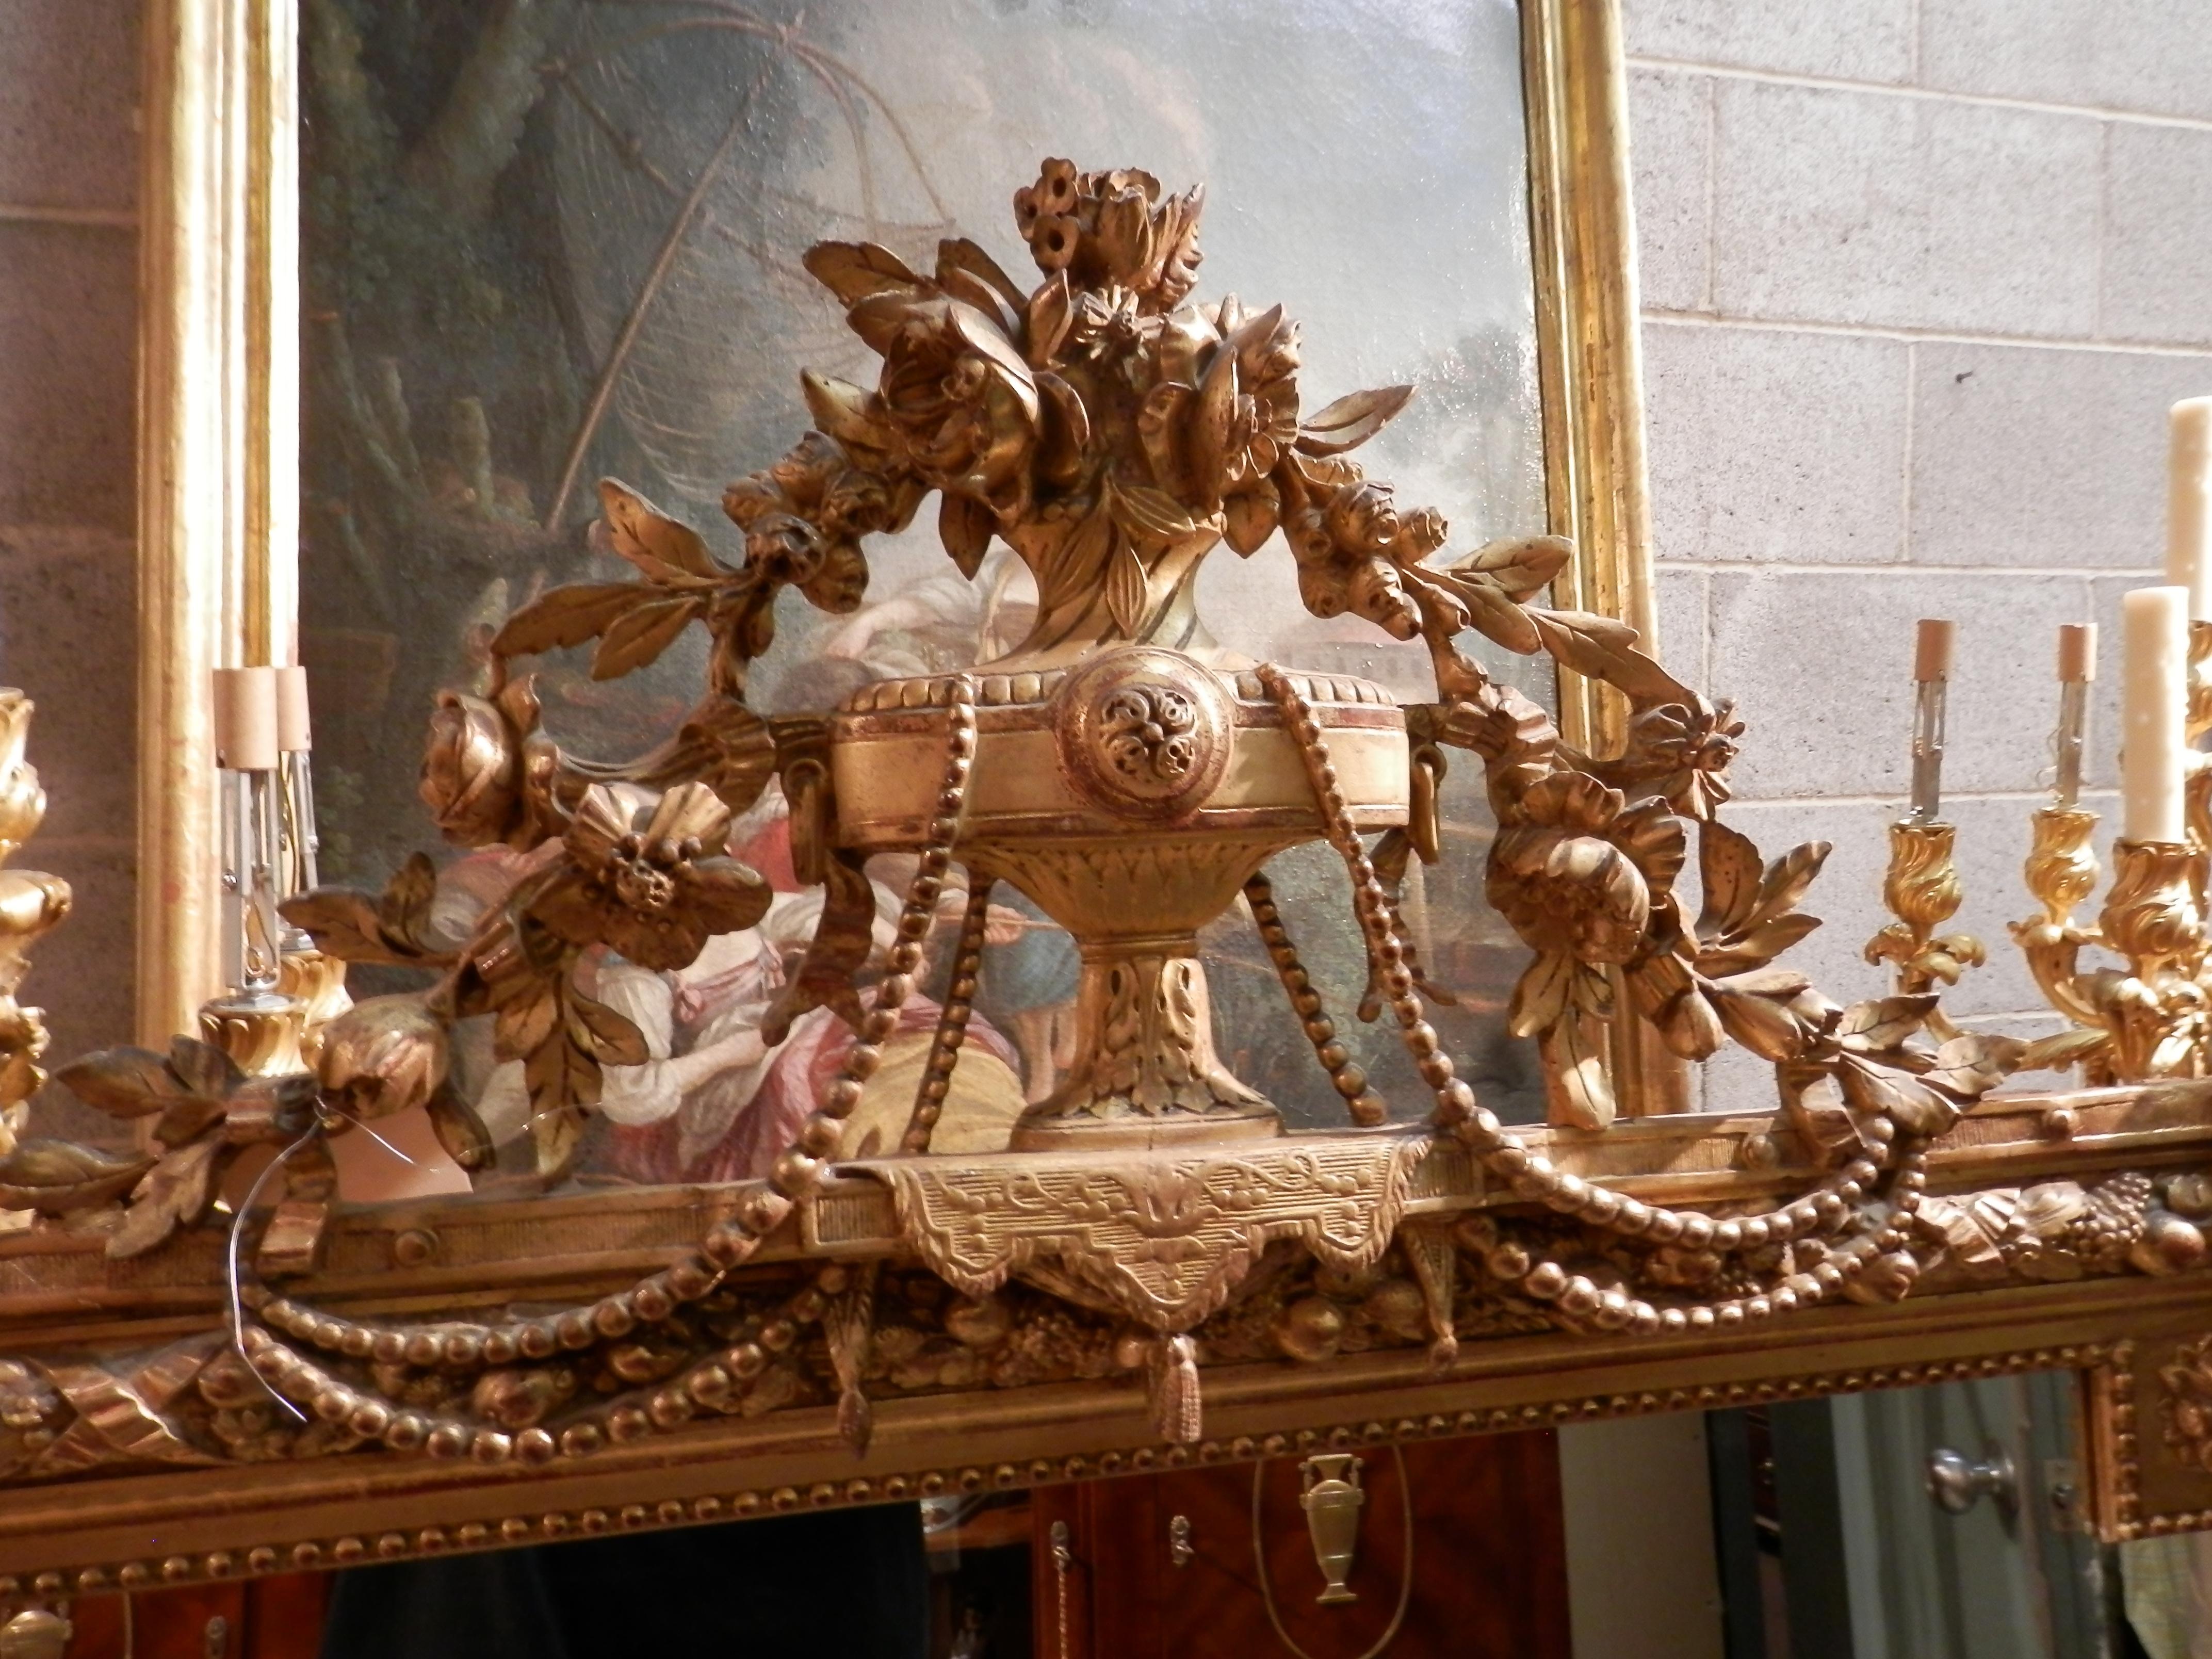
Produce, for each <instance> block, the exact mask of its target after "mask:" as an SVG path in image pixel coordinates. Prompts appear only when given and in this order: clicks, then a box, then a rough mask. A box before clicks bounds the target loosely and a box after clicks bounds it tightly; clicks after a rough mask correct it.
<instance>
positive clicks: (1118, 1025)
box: [831, 641, 1408, 1149]
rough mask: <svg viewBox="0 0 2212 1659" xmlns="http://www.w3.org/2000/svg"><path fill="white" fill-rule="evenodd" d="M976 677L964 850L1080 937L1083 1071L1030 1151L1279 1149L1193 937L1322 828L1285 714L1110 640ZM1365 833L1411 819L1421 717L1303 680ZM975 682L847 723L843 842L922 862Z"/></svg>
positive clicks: (1060, 1092)
mask: <svg viewBox="0 0 2212 1659" xmlns="http://www.w3.org/2000/svg"><path fill="white" fill-rule="evenodd" d="M1001 666H1002V665H987V666H985V667H984V668H981V669H980V670H978V671H976V672H975V674H974V675H973V676H971V677H969V683H970V684H971V685H972V690H973V696H974V698H975V705H976V708H975V724H976V752H975V771H974V781H973V782H972V784H971V785H970V787H969V793H968V798H967V801H966V810H965V816H964V817H963V820H962V828H961V837H960V840H959V842H957V851H958V855H959V856H960V857H961V858H962V859H963V860H964V861H965V862H966V863H967V864H968V866H969V868H970V869H971V870H973V871H975V872H977V873H978V874H979V875H981V876H987V877H989V878H993V879H994V880H1002V881H1006V882H1010V883H1012V884H1013V885H1014V886H1016V887H1018V888H1019V889H1020V890H1022V891H1023V892H1024V893H1026V894H1028V895H1029V896H1030V897H1031V898H1032V899H1034V900H1036V902H1037V903H1038V905H1039V906H1041V907H1042V908H1043V910H1044V911H1045V913H1046V914H1047V915H1049V916H1051V917H1052V919H1053V920H1054V921H1057V922H1058V923H1059V924H1060V926H1061V927H1065V928H1066V929H1067V931H1068V932H1069V933H1071V934H1073V936H1074V938H1075V940H1076V944H1077V946H1078V949H1079V951H1080V953H1081V957H1082V980H1081V984H1080V987H1079V990H1078V993H1077V1000H1076V1026H1077V1031H1076V1057H1075V1060H1074V1062H1073V1065H1071V1066H1069V1067H1068V1069H1067V1072H1066V1076H1065V1079H1064V1080H1063V1081H1062V1083H1061V1085H1060V1087H1059V1088H1058V1089H1057V1090H1056V1091H1054V1093H1053V1094H1052V1095H1051V1096H1050V1097H1048V1098H1047V1099H1045V1100H1043V1101H1042V1102H1040V1103H1037V1104H1036V1105H1035V1106H1033V1107H1031V1108H1030V1110H1029V1111H1028V1112H1027V1113H1026V1114H1025V1115H1024V1117H1023V1119H1022V1121H1021V1122H1020V1124H1019V1126H1018V1128H1017V1130H1016V1132H1015V1137H1014V1141H1013V1144H1014V1146H1016V1147H1017V1148H1018V1149H1034V1148H1039V1147H1045V1146H1109V1145H1112V1146H1132V1145H1133V1146H1152V1145H1158V1144H1162V1143H1165V1142H1169V1141H1172V1140H1182V1139H1203V1140H1213V1139H1237V1138H1240V1137H1243V1136H1248V1135H1272V1134H1274V1133H1277V1132H1278V1130H1279V1127H1280V1121H1279V1117H1278V1115H1277V1113H1276V1111H1275V1109H1274V1107H1273V1106H1272V1105H1270V1104H1269V1103H1267V1101H1266V1100H1264V1099H1262V1098H1261V1097H1260V1096H1259V1095H1258V1094H1256V1093H1255V1091H1252V1090H1251V1089H1249V1088H1248V1087H1247V1086H1246V1085H1244V1084H1243V1083H1241V1082H1239V1081H1238V1080H1237V1079H1236V1078H1235V1077H1234V1076H1232V1075H1231V1073H1229V1071H1228V1070H1227V1068H1226V1067H1225V1066H1223V1065H1222V1063H1221V1060H1220V1058H1219V1056H1218V1054H1216V1052H1215V1050H1214V1046H1213V1036H1212V1018H1211V1013H1210V1010H1209V1006H1208V999H1207V994H1206V969H1205V966H1204V964H1203V963H1201V962H1200V959H1199V954H1198V940H1197V934H1198V932H1199V930H1200V928H1202V927H1205V926H1206V924H1207V923H1209V922H1211V921H1213V920H1214V919H1215V918H1216V917H1218V915H1221V913H1222V912H1223V911H1224V910H1225V909H1226V908H1228V906H1229V905H1230V904H1231V902H1233V901H1234V900H1235V899H1236V897H1237V891H1238V890H1239V889H1240V888H1241V887H1242V886H1243V884H1244V882H1245V880H1246V879H1247V878H1249V876H1250V875H1251V874H1252V873H1253V872H1255V870H1257V869H1258V868H1259V867H1260V866H1261V865H1262V864H1264V863H1265V862H1266V861H1267V860H1268V859H1270V858H1272V857H1273V856H1274V855H1275V854H1278V853H1279V852H1281V851H1282V850H1283V849H1284V848H1287V847H1291V846H1295V845H1297V843H1298V842H1304V841H1310V840H1312V839H1314V838H1316V837H1317V836H1320V835H1322V833H1323V829H1324V826H1323V824H1322V819H1321V816H1320V812H1319V810H1318V807H1317V805H1316V799H1315V796H1314V792H1313V786H1312V784H1311V782H1310V781H1309V779H1308V777H1307V775H1306V771H1305V767H1304V762H1303V760H1302V758H1301V756H1300V753H1299V750H1298V748H1297V744H1296V743H1295V741H1294V740H1293V738H1292V737H1291V733H1290V732H1288V731H1287V730H1285V726H1284V724H1283V720H1282V716H1281V714H1280V713H1279V710H1278V709H1277V708H1276V707H1275V705H1274V703H1273V701H1272V700H1270V699H1269V698H1268V697H1267V695H1266V693H1265V692H1264V691H1263V690H1262V688H1261V684H1260V682H1259V680H1258V678H1257V677H1256V676H1255V675H1254V674H1252V673H1251V672H1250V671H1237V670H1234V669H1228V668H1216V667H1212V666H1209V665H1207V664H1206V662H1204V661H1201V660H1200V659H1199V658H1197V657H1196V656H1194V655H1191V654H1189V653H1184V652H1181V651H1172V650H1168V649H1165V648H1164V647H1158V646H1154V645H1127V644H1121V643H1116V642H1112V641H1099V642H1097V643H1096V644H1094V645H1093V646H1092V647H1091V650H1090V651H1089V653H1087V654H1085V655H1083V656H1081V657H1080V658H1079V659H1078V660H1077V662H1076V664H1075V665H1074V666H1073V667H1071V668H1064V669H1063V668H1055V669H1049V670H1046V671H1036V670H1023V669H1021V668H1019V666H1018V659H1009V660H1008V662H1007V663H1006V665H1003V666H1005V667H1008V668H1012V669H1013V670H1014V671H1012V672H1006V671H1000V670H1001ZM1294 678H1295V682H1296V684H1297V685H1298V686H1299V687H1300V688H1301V690H1302V691H1303V693H1304V695H1305V696H1307V698H1308V700H1309V701H1310V703H1311V705H1312V708H1313V711H1314V714H1315V715H1316V718H1317V720H1319V721H1320V723H1321V724H1322V726H1323V727H1324V729H1325V730H1326V731H1327V732H1328V743H1329V749H1330V753H1331V756H1332V757H1333V760H1334V765H1335V767H1336V770H1337V775H1338V779H1339V782H1340V788H1341V789H1342V791H1343V793H1344V794H1345V797H1346V800H1347V801H1348V802H1349V803H1350V805H1351V812H1352V821H1353V822H1354V823H1356V824H1357V825H1358V827H1359V828H1360V829H1363V830H1379V829H1387V828H1390V827H1393V826H1396V825H1401V824H1403V823H1405V822H1406V815H1407V787H1408V786H1407V776H1408V768H1407V745H1406V720H1405V715H1404V713H1403V712H1402V711H1401V709H1400V708H1398V706H1397V705H1396V704H1395V702H1393V701H1392V700H1391V698H1390V697H1389V695H1388V694H1387V693H1386V692H1384V691H1383V689H1382V688H1381V687H1380V686H1376V685H1372V684H1368V683H1367V682H1365V681H1364V680H1354V679H1346V678H1334V677H1327V676H1321V675H1313V676H1303V677H1294ZM962 690H963V688H962V684H961V682H960V681H959V680H957V679H948V678H937V679H918V680H900V681H889V682H884V683H883V684H877V685H873V686H869V687H866V688H864V689H863V690H861V692H860V694H858V696H855V697H854V699H853V700H852V701H851V702H849V703H848V706H847V708H845V709H844V710H843V711H842V713H840V714H839V715H838V716H837V718H836V720H835V721H834V722H833V724H832V727H831V744H832V748H831V757H832V759H831V769H832V775H833V778H834V781H835V794H836V802H837V823H836V836H837V838H838V840H839V842H841V843H842V845H844V846H846V847H848V848H853V849H855V850H858V851H862V852H867V853H877V852H888V851H895V850H906V849H912V848H919V847H921V845H922V844H923V841H924V836H925V829H926V826H927V823H929V820H930V818H931V817H932V815H933V813H934V812H935V811H936V810H937V807H938V800H937V793H938V776H939V771H940V770H941V762H940V757H942V756H943V754H944V752H945V744H946V742H947V728H948V720H949V704H950V702H951V699H952V698H953V697H954V696H957V695H960V693H961V691H962Z"/></svg>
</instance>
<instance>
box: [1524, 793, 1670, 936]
mask: <svg viewBox="0 0 2212 1659" xmlns="http://www.w3.org/2000/svg"><path fill="white" fill-rule="evenodd" d="M1624 806H1625V803H1624V799H1623V797H1622V795H1621V793H1620V791H1619V790H1618V789H1612V788H1608V787H1606V786H1605V785H1604V784H1601V783H1600V782H1599V781H1597V780H1596V779H1595V778H1593V777H1590V776H1589V775H1587V774H1584V773H1580V772H1564V771H1563V772H1554V773H1553V774H1551V775H1549V776H1547V777H1545V778H1542V779H1541V780H1539V781H1537V782H1535V783H1534V784H1532V785H1530V786H1529V787H1528V789H1526V790H1525V791H1523V792H1522V794H1521V797H1520V801H1519V812H1518V814H1517V816H1518V818H1519V821H1518V822H1516V823H1510V824H1508V825H1506V826H1505V827H1504V828H1502V829H1499V831H1498V840H1497V842H1495V843H1494V844H1493V846H1492V849H1491V854H1490V872H1489V881H1488V893H1489V896H1490V902H1492V904H1493V905H1495V906H1497V907H1498V911H1499V913H1500V914H1501V915H1504V917H1505V919H1506V921H1509V922H1510V923H1511V924H1512V926H1513V930H1514V932H1516V933H1518V934H1520V936H1521V937H1522V940H1523V941H1525V942H1526V943H1527V944H1528V945H1530V946H1531V947H1532V948H1533V949H1534V950H1536V951H1544V952H1563V953H1565V954H1568V955H1571V956H1572V957H1574V958H1575V959H1576V960H1577V961H1579V962H1585V963H1626V962H1628V961H1630V960H1632V958H1633V957H1635V956H1636V954H1637V951H1638V949H1639V948H1640V947H1641V945H1643V943H1644V934H1645V932H1646V930H1647V929H1648V928H1649V927H1650V921H1651V910H1652V904H1653V901H1654V896H1655V892H1656V894H1657V895H1659V896H1662V897H1663V896H1665V895H1666V894H1667V893H1668V892H1669V891H1670V890H1672V888H1673V885H1674V878H1675V876H1676V875H1677V874H1679V873H1680V870H1681V867H1682V860H1683V850H1684V843H1683V836H1682V829H1681V826H1680V823H1677V822H1676V821H1675V820H1674V817H1672V815H1671V814H1670V813H1669V812H1668V808H1667V804H1666V803H1665V802H1664V801H1662V800H1656V799H1655V800H1647V801H1641V802H1639V803H1638V804H1637V805H1635V806H1634V807H1632V808H1626V810H1624Z"/></svg>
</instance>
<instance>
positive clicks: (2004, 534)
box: [1910, 341, 2212, 569]
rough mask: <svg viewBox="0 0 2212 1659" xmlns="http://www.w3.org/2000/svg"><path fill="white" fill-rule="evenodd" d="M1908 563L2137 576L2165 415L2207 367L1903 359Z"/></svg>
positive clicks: (2153, 558) (2162, 515)
mask: <svg viewBox="0 0 2212 1659" xmlns="http://www.w3.org/2000/svg"><path fill="white" fill-rule="evenodd" d="M1913 354H1914V364H1915V368H1914V374H1913V402H1912V506H1911V521H1910V532H1911V535H1910V546H1911V556H1912V560H1913V562H1915V563H1917V564H1998V565H2051V566H2063V567H2070V568H2076V569H2078V568H2081V567H2083V566H2110V567H2112V568H2140V567H2142V566H2146V565H2154V564H2156V563H2157V562H2159V561H2160V558H2161V557H2163V549H2164V547H2165V539H2166V528H2165V519H2166V409H2167V406H2168V405H2169V404H2172V403H2173V402H2174V401H2175V400H2176V399H2177V398H2187V397H2192V396H2200V395H2203V394H2205V393H2208V392H2212V356H2204V357H2178V356H2154V355H2151V354H2148V353H2143V352H2106V351H2090V350H2081V351H2076V350H2065V349H2050V348H2045V347H2036V346H1996V345H1970V344H1954V343H1945V342H1936V341H1928V342H1923V343H1919V344H1917V345H1916V346H1915V347H1914V348H1913Z"/></svg>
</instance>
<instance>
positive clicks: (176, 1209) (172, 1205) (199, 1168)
mask: <svg viewBox="0 0 2212 1659" xmlns="http://www.w3.org/2000/svg"><path fill="white" fill-rule="evenodd" d="M222 1150H223V1145H222V1140H221V1139H219V1138H216V1137H212V1136H211V1137H210V1138H209V1139H205V1140H196V1141H194V1142H193V1143H192V1144H191V1146H179V1148H178V1149H177V1150H176V1151H175V1152H171V1153H170V1154H169V1155H168V1156H167V1157H166V1158H163V1159H162V1160H161V1162H160V1163H159V1164H155V1166H154V1167H153V1168H152V1169H150V1170H148V1171H147V1172H146V1177H145V1179H144V1180H143V1181H141V1182H139V1183H138V1186H137V1190H135V1191H134V1192H133V1193H132V1194H131V1207H130V1209H129V1211H128V1212H126V1213H125V1216H124V1218H123V1225H121V1226H120V1227H118V1228H117V1229H116V1230H115V1231H113V1232H112V1233H111V1234H109V1235H108V1238H107V1254H108V1255H109V1256H110V1257H112V1258H113V1259H115V1260H117V1261H121V1260H124V1259H125V1258H127V1257H130V1256H134V1255H144V1254H145V1253H146V1252H147V1251H149V1250H150V1249H153V1248H154V1247H155V1245H156V1244H159V1243H161V1241H162V1240H163V1239H165V1238H167V1237H169V1235H170V1234H171V1233H173V1232H174V1231H177V1229H178V1228H179V1227H180V1226H185V1225H189V1224H191V1222H194V1221H197V1220H198V1219H199V1218H200V1216H201V1215H202V1213H203V1212H205V1210H206V1209H207V1206H208V1205H209V1204H210V1202H211V1201H212V1200H214V1198H215V1175H216V1154H217V1153H218V1152H222Z"/></svg>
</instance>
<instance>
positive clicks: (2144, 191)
mask: <svg viewBox="0 0 2212 1659" xmlns="http://www.w3.org/2000/svg"><path fill="white" fill-rule="evenodd" d="M2207 15H2212V9H2208V13H2207ZM2205 61H2206V60H2204V59H2202V58H2200V59H2199V61H2198V64H2197V69H2198V77H2197V78H2198V79H2199V81H2200V82H2212V76H2205V75H2204V74H2203V68H2204V64H2205ZM2108 143H2109V144H2110V146H2111V149H2110V155H2109V160H2108V169H2109V171H2108V178H2107V184H2106V191H2107V196H2106V233H2105V234H2106V244H2105V283H2104V307H2103V314H2102V317H2101V319H2100V321H2101V324H2102V331H2103V332H2104V333H2105V334H2106V335H2109V336H2112V337H2114V338H2118V339H2130V340H2161V341H2169V342H2173V343H2180V344H2186V345H2203V344H2212V283H2207V281H2206V280H2205V272H2206V270H2208V269H2212V132H2204V131H2193V130H2191V129H2189V128H2185V127H2148V126H2141V125H2133V124H2130V123H2126V122H2115V123H2113V124H2112V128H2111V134H2110V137H2109V140H2108Z"/></svg>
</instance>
